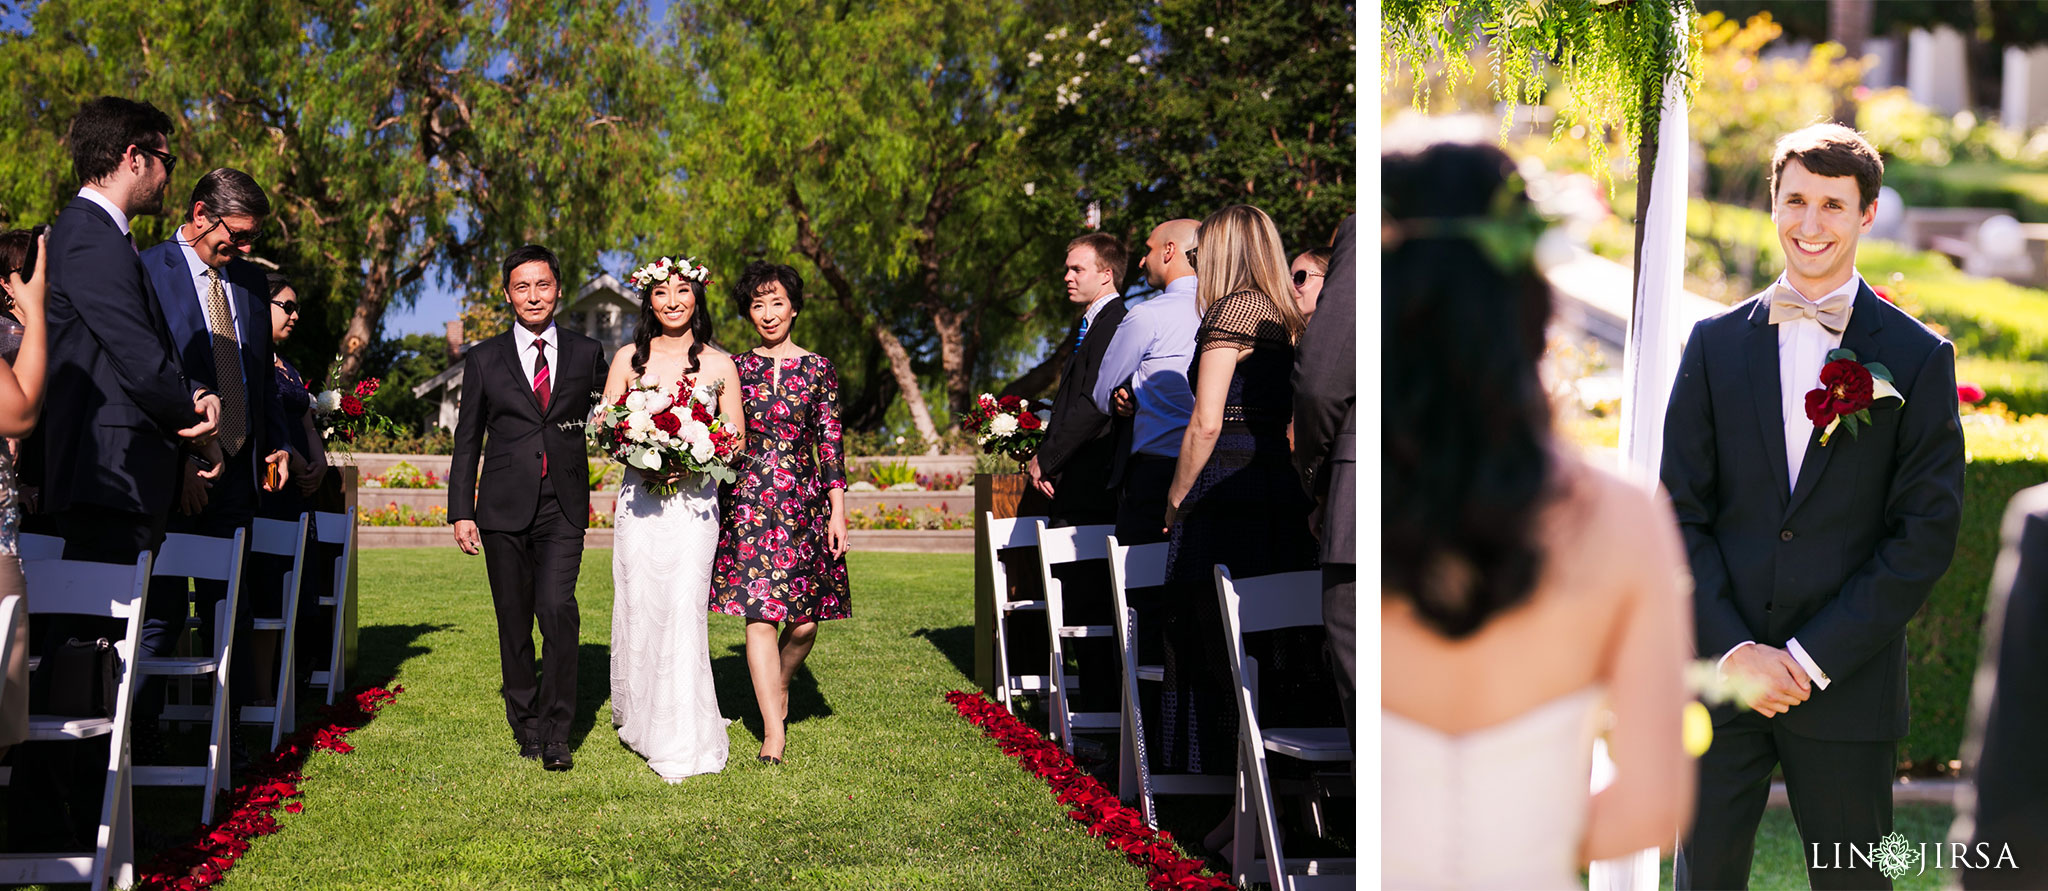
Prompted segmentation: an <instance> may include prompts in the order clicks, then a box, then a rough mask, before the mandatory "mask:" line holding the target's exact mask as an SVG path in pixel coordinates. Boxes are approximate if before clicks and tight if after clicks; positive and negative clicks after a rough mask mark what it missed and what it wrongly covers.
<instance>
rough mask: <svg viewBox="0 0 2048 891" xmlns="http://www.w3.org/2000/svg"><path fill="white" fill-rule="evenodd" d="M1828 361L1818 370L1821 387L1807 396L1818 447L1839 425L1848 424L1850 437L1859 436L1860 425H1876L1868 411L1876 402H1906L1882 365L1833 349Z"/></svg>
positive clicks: (1826, 442)
mask: <svg viewBox="0 0 2048 891" xmlns="http://www.w3.org/2000/svg"><path fill="white" fill-rule="evenodd" d="M1827 358H1828V363H1827V364H1826V365H1823V366H1821V369H1820V387H1819V388H1817V389H1813V390H1809V391H1807V393H1806V419H1807V420H1808V421H1811V422H1813V426H1815V427H1817V428H1819V429H1820V430H1821V435H1820V444H1821V445H1827V444H1828V439H1829V438H1830V437H1832V436H1833V435H1834V433H1835V428H1836V427H1837V426H1839V425H1847V426H1848V428H1849V435H1850V436H1858V435H1861V434H1860V433H1859V429H1860V427H1861V425H1863V424H1871V423H1875V422H1874V421H1873V420H1872V419H1871V416H1870V409H1871V406H1873V405H1875V404H1876V403H1877V402H1878V401H1879V400H1885V399H1896V400H1898V401H1899V402H1900V403H1901V404H1903V403H1904V402H1905V401H1906V397H1905V396H1903V395H1901V394H1900V393H1899V389H1898V387H1897V386H1895V385H1893V383H1892V373H1891V369H1888V368H1886V367H1884V365H1882V364H1880V363H1877V362H1868V363H1865V362H1859V361H1857V360H1856V354H1855V353H1854V352H1853V351H1850V350H1845V349H1837V350H1833V351H1831V352H1829V353H1828V356H1827Z"/></svg>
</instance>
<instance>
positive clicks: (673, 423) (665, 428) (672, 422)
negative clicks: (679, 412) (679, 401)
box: [653, 410, 683, 433]
mask: <svg viewBox="0 0 2048 891" xmlns="http://www.w3.org/2000/svg"><path fill="white" fill-rule="evenodd" d="M653 421H654V426H656V427H658V428H660V429H661V431H662V432H664V433H675V432H677V431H679V430H682V429H683V420H682V419H681V418H678V417H676V413H675V412H672V411H666V410H664V411H663V412H662V413H661V414H658V415H655V416H654V418H653Z"/></svg>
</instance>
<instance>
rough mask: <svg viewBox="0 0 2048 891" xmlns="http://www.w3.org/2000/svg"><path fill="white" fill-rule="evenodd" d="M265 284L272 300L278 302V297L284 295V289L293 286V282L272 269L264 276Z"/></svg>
mask: <svg viewBox="0 0 2048 891" xmlns="http://www.w3.org/2000/svg"><path fill="white" fill-rule="evenodd" d="M263 284H264V285H265V286H266V287H267V288H268V290H269V291H270V299H272V300H276V299H277V295H279V294H282V293H284V289H286V288H289V287H291V286H292V280H291V279H288V278H285V276H284V273H282V272H279V271H277V270H275V269H272V270H270V271H269V272H266V273H264V274H263Z"/></svg>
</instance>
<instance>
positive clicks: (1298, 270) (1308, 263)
mask: <svg viewBox="0 0 2048 891" xmlns="http://www.w3.org/2000/svg"><path fill="white" fill-rule="evenodd" d="M1329 271H1330V249H1329V248H1326V247H1319V248H1313V249H1311V250H1306V251H1302V252H1301V253H1300V254H1297V255H1296V256H1295V258H1294V265H1293V266H1291V267H1290V268H1289V272H1290V273H1291V274H1292V275H1293V276H1294V305H1295V307H1296V308H1298V309H1300V310H1301V319H1302V322H1303V323H1304V324H1306V323H1307V322H1308V320H1309V319H1311V318H1314V317H1315V314H1316V298H1317V297H1320V296H1322V293H1323V276H1324V275H1325V274H1327V273H1328V272H1329Z"/></svg>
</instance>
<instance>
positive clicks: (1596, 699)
mask: <svg viewBox="0 0 2048 891" xmlns="http://www.w3.org/2000/svg"><path fill="white" fill-rule="evenodd" d="M1382 169H1383V170H1384V171H1385V172H1386V173H1385V177H1384V182H1385V183H1386V185H1385V192H1384V195H1383V201H1382V206H1383V207H1384V208H1385V212H1386V214H1387V216H1388V218H1389V222H1387V223H1386V229H1385V231H1386V232H1387V233H1389V234H1387V235H1386V236H1385V238H1386V241H1385V247H1384V248H1383V261H1384V266H1383V272H1382V281H1383V282H1384V283H1385V287H1384V291H1385V295H1386V296H1385V303H1384V306H1383V308H1382V317H1383V318H1384V320H1385V325H1386V330H1387V334H1388V336H1387V340H1386V344H1387V354H1386V356H1385V359H1384V361H1383V363H1382V368H1383V369H1384V372H1385V375H1386V386H1385V387H1384V388H1383V389H1382V392H1384V393H1385V394H1386V397H1385V406H1384V408H1383V420H1382V423H1383V433H1382V436H1383V439H1382V443H1383V449H1382V455H1383V457H1382V459H1381V460H1382V468H1381V477H1382V479H1384V480H1385V486H1386V490H1385V494H1384V496H1383V501H1382V504H1381V515H1382V518H1383V521H1384V523H1385V530H1386V532H1385V541H1384V544H1383V547H1382V551H1383V553H1384V554H1385V555H1386V557H1385V563H1384V567H1383V570H1382V572H1383V575H1382V576H1381V579H1380V584H1381V594H1380V623H1381V629H1382V630H1381V645H1382V649H1381V664H1382V669H1381V670H1382V672H1383V673H1384V677H1385V678H1386V681H1385V683H1384V684H1383V685H1382V690H1381V710H1380V717H1381V728H1382V744H1383V746H1384V752H1383V755H1382V757H1381V759H1380V763H1381V769H1380V777H1381V784H1382V785H1381V788H1382V790H1383V795H1382V801H1383V805H1382V806H1383V808H1384V809H1385V812H1386V813H1388V814H1400V815H1401V818H1400V819H1397V820H1387V821H1386V822H1385V823H1384V824H1383V828H1382V830H1381V849H1382V850H1383V851H1384V852H1385V853H1386V862H1385V865H1384V867H1383V871H1382V874H1381V881H1382V883H1383V884H1384V885H1385V886H1386V887H1389V888H1416V887H1430V888H1569V887H1584V883H1583V882H1581V881H1580V879H1579V873H1580V871H1581V868H1582V866H1583V865H1584V864H1586V863H1587V862H1589V861H1590V860H1594V859H1605V858H1610V857H1615V856H1618V855H1621V854H1624V853H1629V852H1634V851H1637V850H1640V849H1642V848H1650V847H1657V846H1660V845H1664V846H1668V845H1670V844H1671V840H1672V839H1673V838H1674V837H1675V836H1676V835H1677V834H1678V832H1679V831H1680V829H1681V828H1682V824H1683V822H1684V817H1685V814H1686V813H1687V811H1688V809H1689V804H1688V801H1689V800H1690V798H1691V796H1692V788H1693V777H1692V772H1691V767H1690V765H1689V764H1688V763H1687V761H1686V757H1685V753H1684V750H1683V747H1682V745H1681V744H1680V726H1681V710H1682V709H1683V707H1684V704H1685V701H1686V699H1687V694H1686V691H1685V686H1684V679H1683V672H1684V665H1685V661H1686V659H1687V657H1688V656H1689V655H1690V653H1691V650H1690V648H1689V647H1688V646H1687V644H1686V640H1687V638H1688V636H1689V625H1690V622H1689V620H1688V618H1687V617H1688V611H1687V609H1686V604H1685V593H1686V592H1685V585H1684V582H1683V579H1684V576H1683V572H1684V567H1685V553H1684V551H1683V550H1682V549H1681V548H1680V546H1679V538H1678V533H1677V531H1676V527H1675V526H1674V524H1673V523H1672V518H1671V511H1670V508H1669V507H1668V506H1666V505H1665V503H1664V501H1663V499H1661V498H1659V497H1656V496H1655V495H1653V494H1652V493H1650V492H1647V491H1644V490H1643V489H1641V488H1639V487H1637V486H1636V485H1634V484H1632V483H1629V482H1626V481H1624V480H1622V479H1621V478H1619V477H1616V476H1613V475H1610V474H1608V473H1606V472H1605V471H1602V470H1599V469H1596V468H1595V467H1594V466H1593V465H1592V464H1590V463H1588V462H1586V461H1585V460H1583V459H1582V458H1580V457H1579V456H1578V455H1577V454H1576V453H1575V452H1574V451H1573V450H1572V449H1571V447H1570V446H1568V445H1565V444H1563V443H1560V442H1559V441H1558V439H1557V437H1556V436H1555V434H1554V433H1553V432H1552V430H1551V422H1550V409H1549V402H1548V399H1547V397H1546V395H1545V393H1544V390H1543V386H1542V383H1541V381H1540V379H1539V377H1538V373H1537V363H1538V361H1539V359H1540V357H1541V356H1542V354H1543V345H1544V329H1545V326H1546V325H1547V324H1548V322H1549V320H1550V291H1549V286H1548V284H1547V283H1545V282H1544V280H1543V279H1542V277H1541V276H1540V275H1539V274H1538V273H1537V272H1536V269H1535V267H1534V265H1533V263H1532V262H1531V258H1530V257H1529V256H1528V255H1527V254H1526V253H1525V254H1523V255H1520V256H1514V257H1508V258H1500V257H1496V256H1492V255H1489V254H1488V253H1487V252H1486V251H1484V250H1482V249H1481V247H1480V246H1479V245H1478V244H1476V243H1475V242H1474V241H1473V240H1472V239H1471V237H1470V236H1469V235H1467V234H1464V233H1469V232H1472V231H1475V228H1476V227H1481V226H1484V227H1492V228H1495V229H1496V230H1502V231H1510V232H1512V231H1529V230H1531V229H1532V227H1533V229H1535V230H1540V228H1541V225H1542V222H1541V220H1540V218H1538V217H1537V216H1536V215H1535V213H1534V210H1533V208H1532V207H1531V205H1530V204H1529V202H1528V200H1527V198H1526V197H1525V196H1523V195H1522V194H1519V192H1510V193H1507V194H1506V195H1505V196H1503V195H1502V193H1503V191H1504V190H1507V189H1510V188H1512V187H1511V186H1509V185H1508V183H1509V182H1510V179H1509V177H1510V176H1511V175H1512V174H1513V172H1514V169H1515V167H1514V163H1513V162H1512V161H1510V160H1509V159H1508V157H1507V155H1506V154H1505V153H1503V152H1501V151H1500V150H1499V149H1497V148H1495V147H1493V146H1492V145H1455V144H1447V143H1446V144H1438V145H1435V146H1431V147H1428V148H1424V149H1421V150H1419V151H1418V152H1414V153H1407V154H1397V155H1390V156H1388V157H1386V158H1385V159H1384V160H1383V161H1382ZM1532 241H1533V239H1532ZM1341 250H1342V249H1341V248H1340V253H1339V256H1340V257H1342V256H1343V254H1342V252H1341ZM1480 414H1483V416H1484V417H1483V418H1480V417H1478V415H1480ZM1475 421H1482V422H1477V423H1476V422H1475ZM1618 541H1626V542H1628V543H1629V546H1628V547H1625V548H1617V547H1615V543H1616V542H1618ZM1603 713H1611V715H1612V719H1611V722H1610V723H1609V728H1610V729H1609V730H1608V731H1607V740H1608V747H1609V751H1610V752H1611V753H1612V755H1613V759H1614V764H1615V779H1614V782H1613V784H1612V785H1609V786H1607V787H1606V788H1605V789H1603V790H1602V791H1601V792H1599V793H1598V794H1591V793H1590V792H1589V791H1588V785H1587V777H1588V776H1589V771H1590V766H1591V758H1592V754H1591V753H1592V743H1593V737H1594V735H1595V733H1596V732H1597V729H1596V728H1597V727H1598V725H1599V723H1600V722H1601V720H1602V714H1603ZM1479 850H1484V851H1513V852H1515V853H1514V854H1513V855H1512V856H1505V857H1465V856H1458V855H1457V854H1455V853H1452V852H1460V851H1479Z"/></svg>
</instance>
